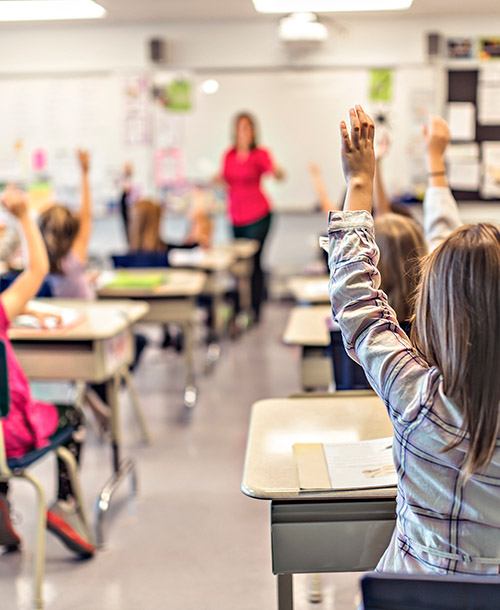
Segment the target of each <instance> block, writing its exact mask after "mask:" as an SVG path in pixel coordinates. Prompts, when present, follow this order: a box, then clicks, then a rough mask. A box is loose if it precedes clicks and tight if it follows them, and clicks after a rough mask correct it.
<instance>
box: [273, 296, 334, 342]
mask: <svg viewBox="0 0 500 610" xmlns="http://www.w3.org/2000/svg"><path fill="white" fill-rule="evenodd" d="M331 317H332V310H331V307H330V305H314V306H311V307H294V308H293V309H292V311H291V312H290V315H289V317H288V321H287V324H286V329H285V333H284V335H283V342H284V343H286V344H287V345H304V346H311V347H326V346H327V345H330V332H329V330H328V328H327V326H326V320H327V318H331Z"/></svg>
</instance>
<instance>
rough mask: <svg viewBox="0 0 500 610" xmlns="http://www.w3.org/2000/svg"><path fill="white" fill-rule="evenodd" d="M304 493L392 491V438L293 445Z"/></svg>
mask: <svg viewBox="0 0 500 610" xmlns="http://www.w3.org/2000/svg"><path fill="white" fill-rule="evenodd" d="M293 453H294V458H295V464H296V467H297V475H298V479H299V487H300V489H301V490H303V491H318V490H328V489H331V490H347V489H375V488H381V487H395V486H396V485H397V474H396V470H395V468H394V463H393V459H392V437H387V438H379V439H374V440H369V441H359V442H352V443H296V444H295V445H293Z"/></svg>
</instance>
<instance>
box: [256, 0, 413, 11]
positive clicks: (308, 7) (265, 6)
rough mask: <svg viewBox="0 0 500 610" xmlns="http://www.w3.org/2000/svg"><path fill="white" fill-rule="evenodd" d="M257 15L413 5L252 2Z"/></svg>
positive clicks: (399, 0)
mask: <svg viewBox="0 0 500 610" xmlns="http://www.w3.org/2000/svg"><path fill="white" fill-rule="evenodd" d="M253 4H254V6H255V10H256V11H258V12H259V13H295V12H303V11H308V12H313V13H330V12H339V13H341V12H343V13H349V12H354V11H400V10H404V9H407V8H410V6H411V5H412V4H413V0H253Z"/></svg>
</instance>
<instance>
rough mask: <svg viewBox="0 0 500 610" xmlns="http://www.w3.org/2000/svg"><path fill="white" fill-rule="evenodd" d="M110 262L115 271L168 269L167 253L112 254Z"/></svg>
mask: <svg viewBox="0 0 500 610" xmlns="http://www.w3.org/2000/svg"><path fill="white" fill-rule="evenodd" d="M111 260H112V261H113V266H114V267H115V269H134V268H135V269H137V268H149V267H169V266H170V265H169V263H168V252H167V251H166V250H165V251H163V252H130V253H129V254H112V255H111Z"/></svg>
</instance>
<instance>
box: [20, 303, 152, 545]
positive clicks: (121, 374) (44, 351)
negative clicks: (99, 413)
mask: <svg viewBox="0 0 500 610" xmlns="http://www.w3.org/2000/svg"><path fill="white" fill-rule="evenodd" d="M40 301H43V302H46V303H47V304H50V305H54V306H58V307H68V308H70V309H74V310H77V311H79V312H81V313H82V315H83V316H84V317H83V319H82V321H81V322H79V323H77V324H76V325H75V326H72V327H69V328H68V329H67V330H65V331H64V332H61V333H59V332H58V333H54V332H51V331H47V332H44V331H40V330H28V329H22V330H20V329H10V330H9V338H10V340H11V341H12V345H13V347H14V350H15V352H16V356H17V357H18V359H19V362H20V363H21V366H22V368H23V370H24V371H25V373H26V375H27V376H28V377H29V378H30V379H34V380H59V381H77V382H91V383H101V382H106V385H107V401H108V404H109V406H110V409H111V443H112V452H113V475H112V477H111V478H110V479H109V480H108V481H107V482H106V484H105V486H104V487H103V489H102V491H101V493H100V495H99V496H98V498H97V502H96V512H97V536H96V538H97V541H98V543H99V544H100V545H102V543H103V519H104V515H105V513H106V511H107V510H108V508H109V503H110V501H111V497H112V495H113V493H114V491H115V490H116V488H117V486H118V485H119V483H120V482H121V480H123V478H124V477H125V476H126V475H130V476H131V484H132V493H134V494H135V490H136V474H135V464H134V462H133V461H132V460H131V459H123V460H122V459H121V456H120V441H121V438H120V436H121V434H120V424H119V415H120V414H119V406H118V388H119V383H120V381H121V379H122V378H124V379H125V381H126V382H127V385H128V388H129V391H130V394H131V399H132V400H131V402H132V406H133V408H134V410H135V414H136V416H137V417H138V419H139V423H140V425H141V429H142V432H143V435H144V437H145V439H146V440H149V433H148V431H147V428H146V424H145V420H144V417H143V415H142V412H141V410H140V406H139V403H138V399H137V393H136V392H135V388H134V387H133V385H132V382H131V378H130V374H129V371H128V367H129V365H130V363H131V362H132V361H133V358H134V350H135V342H134V338H133V334H132V330H131V327H132V325H133V324H134V323H135V322H137V321H138V320H140V319H141V318H143V317H144V316H145V315H146V314H147V312H148V309H149V307H148V305H147V303H142V302H132V301H119V302H113V303H109V302H108V303H104V302H101V303H99V302H92V301H79V300H76V299H71V300H62V299H40Z"/></svg>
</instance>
